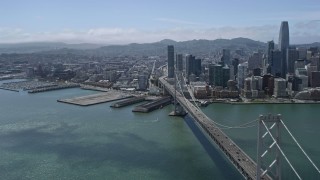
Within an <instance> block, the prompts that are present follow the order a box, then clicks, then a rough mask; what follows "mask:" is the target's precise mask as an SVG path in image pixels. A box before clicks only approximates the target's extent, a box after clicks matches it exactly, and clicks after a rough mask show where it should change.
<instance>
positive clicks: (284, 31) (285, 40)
mask: <svg viewBox="0 0 320 180" xmlns="http://www.w3.org/2000/svg"><path fill="white" fill-rule="evenodd" d="M278 46H279V47H278V48H279V50H280V51H281V52H282V59H281V77H283V78H284V77H285V76H286V74H287V49H288V48H289V25H288V21H282V22H281V27H280V33H279V44H278Z"/></svg>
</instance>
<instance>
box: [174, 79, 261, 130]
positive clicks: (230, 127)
mask: <svg viewBox="0 0 320 180" xmlns="http://www.w3.org/2000/svg"><path fill="white" fill-rule="evenodd" d="M175 75H176V80H177V82H178V84H179V88H180V90H181V94H182V95H183V98H184V100H185V101H186V102H187V101H188V100H187V98H186V97H185V95H184V94H183V90H182V86H181V83H180V81H181V80H180V79H179V78H178V76H177V73H176V74H175ZM187 90H188V92H189V94H190V96H191V98H192V100H193V102H196V99H195V97H194V96H193V95H192V92H190V90H189V88H188V87H187ZM194 104H195V107H196V109H197V110H198V111H200V112H202V114H203V115H204V116H205V117H206V118H207V119H210V118H209V117H208V116H207V115H206V114H205V113H203V111H202V110H201V108H200V107H199V106H198V104H197V103H194ZM187 105H188V106H189V104H188V103H187ZM189 108H190V106H189ZM211 120H212V119H211ZM257 121H258V120H253V121H250V122H247V123H244V124H240V125H237V126H228V125H224V124H220V123H218V122H215V121H214V120H212V122H213V123H214V124H216V125H218V126H221V127H220V129H245V128H251V127H255V126H257V125H256V124H255V125H251V126H245V125H248V124H252V123H254V122H257Z"/></svg>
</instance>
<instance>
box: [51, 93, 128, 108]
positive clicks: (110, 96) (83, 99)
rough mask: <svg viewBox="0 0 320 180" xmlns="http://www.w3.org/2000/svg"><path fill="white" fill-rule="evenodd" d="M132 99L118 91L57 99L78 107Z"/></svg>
mask: <svg viewBox="0 0 320 180" xmlns="http://www.w3.org/2000/svg"><path fill="white" fill-rule="evenodd" d="M129 97H132V95H129V94H125V93H123V92H119V91H108V92H105V93H98V94H91V95H87V96H80V97H74V98H68V99H59V100H57V101H58V102H63V103H68V104H74V105H79V106H90V105H94V104H100V103H105V102H110V101H116V100H120V99H126V98H129Z"/></svg>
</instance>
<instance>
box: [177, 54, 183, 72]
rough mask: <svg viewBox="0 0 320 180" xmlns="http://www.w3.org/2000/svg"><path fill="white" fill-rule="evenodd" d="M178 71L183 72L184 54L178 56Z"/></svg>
mask: <svg viewBox="0 0 320 180" xmlns="http://www.w3.org/2000/svg"><path fill="white" fill-rule="evenodd" d="M176 70H178V71H182V70H183V60H182V54H177V55H176Z"/></svg>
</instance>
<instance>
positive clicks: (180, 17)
mask: <svg viewBox="0 0 320 180" xmlns="http://www.w3.org/2000/svg"><path fill="white" fill-rule="evenodd" d="M281 21H289V28H290V41H291V43H308V42H316V41H317V42H319V41H320V33H319V32H320V3H319V1H318V0H309V1H308V0H306V1H301V0H282V1H276V0H268V1H258V0H247V1H245V0H224V1H215V0H199V1H191V0H189V1H188V0H171V1H170V0H161V1H156V0H90V1H89V0H1V1H0V43H14V42H32V41H62V42H67V43H81V42H89V43H103V44H126V43H132V42H138V43H142V42H154V41H159V40H162V39H173V40H177V41H184V40H191V39H217V38H227V39H230V38H236V37H247V38H252V39H254V40H259V41H264V42H266V41H268V40H272V39H274V40H275V41H277V39H278V32H279V28H280V23H281Z"/></svg>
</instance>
